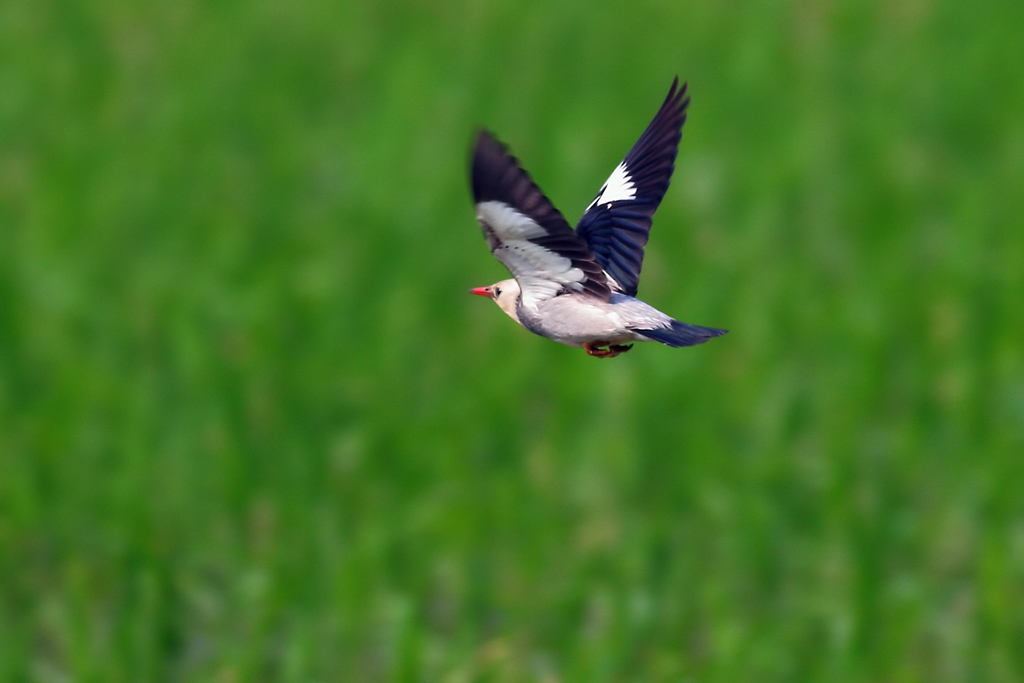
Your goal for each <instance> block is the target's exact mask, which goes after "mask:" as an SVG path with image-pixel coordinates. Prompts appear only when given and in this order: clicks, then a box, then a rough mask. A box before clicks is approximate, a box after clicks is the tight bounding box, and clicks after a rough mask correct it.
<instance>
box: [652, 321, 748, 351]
mask: <svg viewBox="0 0 1024 683" xmlns="http://www.w3.org/2000/svg"><path fill="white" fill-rule="evenodd" d="M633 331H634V332H636V333H637V334H639V335H642V336H643V337H644V338H645V339H650V340H651V341H656V342H661V343H662V344H665V345H666V346H673V347H675V346H694V345H696V344H703V343H704V342H706V341H707V340H708V339H711V338H713V337H721V336H722V335H723V334H725V333H726V332H728V330H716V329H715V328H713V327H701V326H700V325H690V324H689V323H683V322H679V321H678V320H673V321H672V324H671V326H670V327H659V328H656V329H653V330H633Z"/></svg>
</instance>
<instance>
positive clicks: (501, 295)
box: [469, 278, 522, 324]
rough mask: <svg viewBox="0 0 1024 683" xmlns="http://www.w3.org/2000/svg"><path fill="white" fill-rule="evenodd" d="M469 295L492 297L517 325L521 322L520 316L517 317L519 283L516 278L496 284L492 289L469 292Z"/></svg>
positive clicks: (483, 288)
mask: <svg viewBox="0 0 1024 683" xmlns="http://www.w3.org/2000/svg"><path fill="white" fill-rule="evenodd" d="M469 293H470V294H479V295H480V296H489V297H491V298H492V299H493V300H494V303H496V304H498V306H499V307H500V308H501V310H503V311H505V313H507V314H508V317H510V318H512V319H513V320H515V321H516V322H517V323H518V322H519V316H518V315H516V300H517V299H518V298H519V283H518V282H516V280H515V278H512V279H509V280H502V281H501V282H495V283H494V284H493V285H491V286H490V287H476V288H474V289H471V290H469ZM520 324H522V323H520Z"/></svg>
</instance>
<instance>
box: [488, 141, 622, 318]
mask: <svg viewBox="0 0 1024 683" xmlns="http://www.w3.org/2000/svg"><path fill="white" fill-rule="evenodd" d="M471 175H472V178H471V180H472V184H473V199H474V201H475V202H476V216H477V220H479V221H480V226H481V227H482V228H483V231H484V235H485V236H486V237H487V243H488V244H489V245H490V247H491V251H492V252H493V253H494V256H495V257H496V258H497V259H498V260H499V261H501V262H502V263H504V264H505V266H506V267H507V268H508V269H509V272H511V273H512V276H513V277H514V278H515V279H516V280H517V281H518V282H519V286H520V288H521V289H522V293H523V303H524V304H526V305H532V304H535V303H537V302H539V301H543V300H544V299H549V298H551V297H553V296H555V295H557V294H558V293H559V292H562V291H563V290H565V289H569V290H570V291H574V292H579V293H586V294H589V295H591V296H594V297H597V298H599V299H602V300H605V301H607V300H608V298H609V297H610V296H611V288H610V286H609V284H608V281H607V278H606V276H605V273H604V268H603V267H602V266H601V264H600V263H599V262H598V261H597V259H596V258H595V257H594V252H593V251H591V249H590V246H589V245H588V244H587V241H586V240H585V239H584V238H583V237H582V236H580V235H579V234H577V233H576V232H574V231H573V229H572V228H571V227H569V224H568V223H567V222H566V220H565V218H563V217H562V214H560V213H559V212H558V209H556V208H555V207H554V206H552V205H551V202H550V201H548V198H547V197H545V196H544V193H543V192H541V191H540V188H538V187H537V186H536V185H535V184H534V182H533V181H532V180H530V176H529V175H527V173H526V171H524V170H523V169H522V168H521V167H520V166H519V163H518V161H516V158H515V157H514V156H512V155H511V154H509V153H508V151H507V150H506V148H505V146H504V145H502V144H501V143H500V142H498V141H497V140H495V139H494V137H493V136H492V135H491V134H490V133H488V132H487V131H480V133H479V134H478V135H477V138H476V145H475V146H474V148H473V162H472V169H471Z"/></svg>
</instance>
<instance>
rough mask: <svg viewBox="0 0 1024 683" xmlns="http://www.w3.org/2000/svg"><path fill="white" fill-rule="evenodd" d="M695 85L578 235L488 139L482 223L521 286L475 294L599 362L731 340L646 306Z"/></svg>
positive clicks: (678, 96)
mask: <svg viewBox="0 0 1024 683" xmlns="http://www.w3.org/2000/svg"><path fill="white" fill-rule="evenodd" d="M689 104H690V98H689V96H688V95H687V84H686V83H683V85H682V87H680V86H679V77H678V76H676V78H675V79H674V80H673V81H672V87H671V88H670V89H669V92H668V96H667V97H666V98H665V101H664V103H663V104H662V105H661V107H660V108H659V109H658V112H657V114H655V116H654V118H653V119H652V120H651V122H650V124H649V125H648V126H647V128H646V129H645V130H644V132H643V134H642V135H641V136H640V139H639V140H637V142H636V144H634V145H633V147H632V148H631V149H630V150H629V153H628V154H626V157H625V158H624V159H623V160H622V162H621V163H619V165H618V166H616V167H615V170H613V171H612V174H611V175H610V176H609V177H608V180H607V181H606V182H605V183H604V185H602V186H601V190H600V191H599V192H598V193H597V196H596V197H595V198H594V201H592V202H591V203H590V205H589V206H588V207H587V208H586V211H584V213H583V216H582V217H581V218H580V221H579V223H578V224H577V226H576V229H575V230H573V229H572V228H571V227H570V226H569V223H568V222H567V221H566V220H565V218H564V217H563V216H562V214H561V213H560V212H559V211H558V209H556V208H555V207H554V205H553V204H552V203H551V201H550V200H549V199H548V198H547V197H546V196H545V195H544V193H543V192H542V191H541V190H540V188H538V187H537V185H536V184H535V183H534V182H533V180H531V178H530V176H529V174H527V172H526V171H525V170H523V168H522V166H520V164H519V160H518V159H516V157H514V156H512V155H511V154H510V153H509V151H508V147H507V146H506V145H504V144H503V143H501V142H499V141H498V140H497V138H495V137H494V135H492V134H491V133H490V132H488V131H487V130H485V129H479V130H478V131H477V133H476V136H475V140H476V141H475V144H474V145H473V148H472V154H471V157H472V158H471V162H470V184H471V186H472V192H473V201H474V202H475V205H476V217H477V220H478V221H479V223H480V227H481V229H482V230H483V234H484V237H485V238H486V240H487V243H488V245H489V246H490V248H491V252H492V253H493V254H494V256H495V257H496V258H497V259H498V260H499V261H500V262H501V263H503V264H504V265H505V267H506V268H508V270H509V272H510V273H511V274H512V277H511V278H510V279H507V280H502V281H501V282H496V283H495V284H493V285H490V286H489V287H475V288H473V289H471V290H469V291H470V293H471V294H477V295H480V296H486V297H489V298H491V299H492V300H493V301H494V303H496V304H497V305H498V307H499V308H501V310H503V311H504V312H505V313H506V314H508V316H509V317H510V318H512V319H513V320H515V321H516V322H517V323H519V324H520V325H522V326H523V327H525V328H526V329H527V330H529V331H530V332H533V333H535V334H538V335H540V336H542V337H547V338H548V339H551V340H553V341H556V342H559V343H561V344H565V345H567V346H573V347H582V348H583V350H584V351H586V353H587V354H588V355H590V356H594V357H596V358H614V357H615V356H618V355H619V354H621V353H625V352H626V351H629V350H630V349H631V348H633V344H632V343H631V342H646V341H654V342H661V343H662V344H665V345H666V346H671V347H681V346H693V345H695V344H703V343H704V342H706V341H707V340H709V339H712V338H714V337H718V336H721V335H723V334H725V333H726V332H727V330H720V329H716V328H713V327H701V326H699V325H691V324H689V323H684V322H680V321H679V320H676V319H674V318H673V317H671V316H669V315H668V314H666V313H662V312H661V311H659V310H658V309H656V308H654V307H653V306H650V305H649V304H647V303H645V302H643V301H641V300H640V299H637V298H636V294H637V285H638V282H639V277H640V269H641V266H642V265H643V258H644V247H645V246H646V245H647V240H648V236H649V234H650V230H651V221H652V217H653V216H654V212H655V211H656V210H657V208H658V205H659V204H660V203H661V199H662V197H663V196H664V195H665V192H666V190H667V189H668V186H669V182H670V181H671V178H672V172H673V170H674V169H675V159H676V153H677V150H678V147H679V141H680V139H681V137H682V128H683V124H684V123H685V122H686V114H687V108H688V107H689Z"/></svg>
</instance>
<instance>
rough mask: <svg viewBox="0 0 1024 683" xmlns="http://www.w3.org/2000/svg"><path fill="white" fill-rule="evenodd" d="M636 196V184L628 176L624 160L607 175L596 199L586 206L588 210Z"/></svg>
mask: <svg viewBox="0 0 1024 683" xmlns="http://www.w3.org/2000/svg"><path fill="white" fill-rule="evenodd" d="M635 197H636V185H634V184H633V180H632V178H631V177H630V174H629V169H628V168H626V162H625V161H622V162H620V163H619V165H618V166H616V167H615V170H614V171H612V174H611V175H610V176H608V180H606V181H605V183H604V187H602V188H601V192H600V193H598V195H597V199H595V200H594V201H592V202H590V206H588V207H587V210H588V211H589V210H590V209H591V208H593V207H594V206H604V205H605V204H610V203H611V202H617V201H621V200H624V199H633V198H635Z"/></svg>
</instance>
